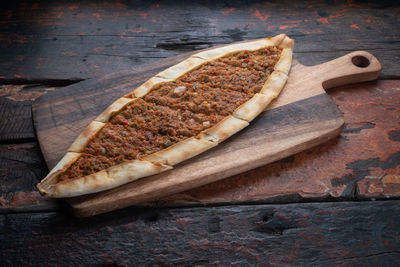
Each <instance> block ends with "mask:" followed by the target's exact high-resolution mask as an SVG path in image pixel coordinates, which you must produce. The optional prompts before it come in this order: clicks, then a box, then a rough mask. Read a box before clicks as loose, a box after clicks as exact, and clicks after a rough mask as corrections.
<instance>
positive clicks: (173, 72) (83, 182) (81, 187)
mask: <svg viewBox="0 0 400 267" xmlns="http://www.w3.org/2000/svg"><path fill="white" fill-rule="evenodd" d="M293 44H294V41H293V40H292V39H290V38H289V37H287V36H286V35H285V34H280V35H277V36H274V37H269V38H264V39H259V40H254V41H249V42H243V43H239V44H232V45H228V46H224V47H220V48H216V49H212V50H208V51H203V52H200V53H197V54H194V55H193V56H191V57H189V58H188V59H186V60H184V61H182V62H181V63H179V64H176V65H174V66H172V67H170V68H168V69H166V70H164V71H162V72H160V73H158V74H157V75H156V76H154V77H153V78H151V79H149V80H148V81H146V82H145V83H144V84H142V85H141V86H139V87H138V88H136V89H135V90H134V91H133V92H131V93H130V94H127V95H125V96H124V97H122V98H120V99H118V100H117V101H115V102H114V103H113V104H112V105H111V106H110V107H108V108H107V109H106V110H105V111H104V112H103V113H101V114H100V115H99V116H98V117H97V118H96V119H95V120H94V121H93V122H92V123H91V124H90V125H89V126H88V127H87V128H86V129H85V130H84V131H83V132H82V133H81V134H80V135H79V136H78V138H77V139H76V140H75V141H74V143H73V144H72V145H71V147H70V149H69V150H68V151H69V152H67V154H66V155H65V156H64V158H63V159H62V160H61V161H60V162H59V163H58V164H57V165H56V166H55V167H54V168H53V170H52V171H51V172H50V173H49V174H48V175H47V176H46V178H44V179H43V180H42V181H41V182H40V183H39V184H38V185H37V187H38V189H39V191H40V192H41V193H42V194H44V195H49V196H51V197H71V196H77V195H82V194H89V193H94V192H99V191H102V190H107V189H110V188H113V187H117V186H119V185H122V184H125V183H128V182H130V181H133V180H136V179H139V178H142V177H145V176H149V175H153V174H157V173H160V172H163V171H166V170H169V169H172V168H173V167H172V166H173V165H176V164H178V163H180V162H182V161H184V160H186V159H189V158H191V157H194V156H196V155H198V154H200V153H202V152H204V151H206V150H208V149H211V148H212V147H215V146H216V145H217V144H218V143H220V142H222V141H224V140H226V139H227V138H229V137H230V136H232V135H234V134H235V133H237V132H238V131H240V130H242V129H243V128H245V127H247V126H248V125H249V122H250V121H252V120H253V119H254V118H255V117H257V115H259V114H260V113H261V112H262V111H263V110H265V108H266V107H267V106H268V104H269V103H270V102H271V101H272V100H273V99H274V98H276V97H277V96H278V95H279V93H280V92H281V90H282V89H283V87H284V86H285V83H286V81H287V79H288V74H289V71H290V66H291V61H292V53H293ZM269 46H276V47H279V48H281V49H282V52H281V55H280V58H279V60H278V62H277V63H276V65H275V67H274V71H273V72H272V73H271V75H270V76H269V77H268V79H267V81H266V82H265V83H264V85H263V87H262V89H261V91H260V92H259V93H257V94H255V95H254V96H253V97H252V98H251V99H250V100H248V101H247V102H245V103H244V104H242V105H241V106H239V107H238V108H237V109H236V110H235V111H234V112H233V113H232V115H230V116H227V117H225V118H224V119H223V120H222V121H220V122H219V123H217V124H216V125H214V126H213V127H211V128H209V129H207V130H205V131H203V132H201V133H200V134H199V135H198V136H194V137H190V138H188V139H185V140H183V141H181V142H179V143H176V144H174V145H172V146H170V147H168V148H166V149H163V150H160V151H158V152H155V153H153V154H150V155H148V156H146V157H144V158H143V159H142V160H132V161H127V162H124V163H121V164H119V165H115V166H112V167H110V168H108V169H106V170H102V171H100V172H97V173H93V174H90V175H87V176H85V177H78V178H76V179H70V180H65V181H62V182H58V181H57V177H58V175H60V174H61V173H62V172H63V171H65V170H66V169H67V168H68V167H69V166H70V165H71V164H72V163H73V162H75V161H76V160H77V159H78V158H79V157H80V155H81V153H80V152H81V151H82V150H83V149H84V148H85V146H86V145H87V143H88V142H89V141H90V139H91V138H93V137H94V136H95V135H96V134H97V133H98V131H99V130H100V129H102V127H103V126H104V125H105V123H107V122H108V121H109V119H110V118H111V116H112V115H113V114H115V113H117V112H119V111H120V110H121V109H122V108H124V107H125V106H126V105H128V104H129V103H132V102H134V101H136V100H137V98H142V97H144V96H145V95H147V94H148V93H149V92H151V91H152V90H154V89H157V88H158V87H159V86H160V85H162V84H163V83H166V82H170V81H174V80H176V79H177V78H179V77H181V76H182V75H184V74H186V73H187V72H189V71H191V70H194V69H196V68H198V67H200V66H201V65H202V64H205V63H207V62H209V61H212V60H215V59H218V58H220V57H224V56H227V55H230V54H233V53H236V52H239V51H242V50H250V51H254V50H258V49H261V48H263V47H269Z"/></svg>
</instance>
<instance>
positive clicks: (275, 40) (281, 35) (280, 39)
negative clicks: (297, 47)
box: [271, 33, 286, 46]
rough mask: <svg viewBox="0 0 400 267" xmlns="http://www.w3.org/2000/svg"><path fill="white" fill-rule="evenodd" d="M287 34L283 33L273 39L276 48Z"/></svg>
mask: <svg viewBox="0 0 400 267" xmlns="http://www.w3.org/2000/svg"><path fill="white" fill-rule="evenodd" d="M285 37H286V34H284V33H281V34H279V35H276V36H274V37H271V41H272V42H273V43H274V44H275V46H279V44H280V43H281V42H282V41H283V39H285Z"/></svg>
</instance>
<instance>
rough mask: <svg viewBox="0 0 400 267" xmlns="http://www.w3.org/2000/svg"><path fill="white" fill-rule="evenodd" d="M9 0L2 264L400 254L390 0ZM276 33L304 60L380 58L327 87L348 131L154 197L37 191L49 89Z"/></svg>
mask: <svg viewBox="0 0 400 267" xmlns="http://www.w3.org/2000/svg"><path fill="white" fill-rule="evenodd" d="M1 5H3V6H2V8H1V11H0V14H1V16H0V29H1V31H0V49H1V50H0V51H1V53H0V84H1V85H0V114H1V119H0V142H1V144H0V158H1V161H0V266H8V265H21V264H22V265H39V266H43V265H115V266H125V265H126V266H132V265H190V266H193V265H194V266H196V265H240V266H247V265H262V266H268V265H285V266H288V265H289V266H292V265H293V266H299V265H356V266H362V265H367V266H380V265H384V266H395V265H397V266H398V265H400V200H398V199H399V196H400V80H399V78H400V75H399V74H400V64H399V57H400V49H399V48H400V46H399V43H400V6H399V5H398V4H395V1H393V3H392V2H391V1H372V2H369V1H360V2H358V1H312V2H311V1H310V2H292V1H285V0H284V1H271V2H269V1H266V2H265V1H263V2H261V1H260V2H257V1H247V2H241V1H221V2H212V1H207V2H205V3H202V2H197V1H192V2H190V4H189V3H184V2H180V1H165V2H164V1H163V2H161V1H160V2H159V1H147V2H139V3H130V2H128V1H117V2H113V3H111V2H105V1H104V2H89V1H88V2H71V1H59V2H50V3H49V2H30V1H19V2H16V3H7V4H4V3H2V4H1ZM281 32H284V33H286V34H288V35H289V36H290V37H292V38H294V39H295V40H296V45H295V55H294V56H295V59H296V60H298V61H300V62H301V63H303V64H305V65H315V64H318V63H322V62H325V61H328V60H331V59H333V58H336V57H339V56H342V55H344V54H346V53H348V52H350V51H353V50H367V51H369V52H371V53H373V54H374V55H375V56H376V57H377V58H378V59H379V60H380V62H381V63H382V67H383V71H382V73H381V75H380V77H379V79H378V81H374V82H367V83H362V84H356V85H351V86H343V87H339V88H334V89H332V90H330V91H329V92H328V93H329V95H330V96H331V97H332V99H333V100H334V101H335V103H336V104H337V105H338V106H339V108H340V110H341V111H342V112H343V113H344V118H345V128H344V130H343V132H342V134H341V135H340V136H339V137H337V138H335V139H333V140H331V141H329V142H327V143H324V144H322V145H319V146H317V147H314V148H312V149H309V150H306V151H304V152H301V153H298V154H296V155H294V156H291V157H288V158H286V159H284V160H281V161H279V162H276V163H273V164H269V165H266V166H264V167H260V168H257V169H255V170H251V171H248V172H246V173H242V174H240V175H236V176H234V177H230V178H227V179H225V180H222V181H220V182H217V183H214V184H211V185H207V186H203V187H201V188H198V189H195V190H191V191H188V192H185V193H182V194H179V195H175V196H171V197H168V198H166V199H162V200H160V201H159V202H157V203H153V204H152V205H153V206H152V207H132V208H127V209H123V210H119V211H115V212H111V213H107V214H103V215H99V216H95V217H91V218H86V219H77V218H74V217H73V216H72V215H71V214H70V213H69V211H68V206H67V205H65V203H64V202H63V201H54V200H50V199H46V198H43V197H41V196H40V195H39V194H38V192H37V191H36V189H35V187H34V185H35V184H36V183H37V182H38V181H39V180H41V179H42V178H43V177H44V176H45V175H46V173H47V172H48V169H47V167H46V165H45V163H44V160H43V158H42V156H41V151H40V148H39V146H38V143H37V139H36V137H35V132H34V128H33V124H32V115H31V105H32V102H33V101H34V100H35V99H37V98H38V97H40V96H41V95H44V94H50V93H51V92H52V91H55V90H59V88H60V87H63V86H66V85H70V84H74V83H77V82H79V81H82V80H87V79H96V78H100V77H103V76H104V75H106V74H109V73H112V72H116V71H122V70H128V69H134V68H136V67H138V66H142V65H143V64H146V63H153V62H156V61H157V60H159V59H162V58H166V57H170V56H175V55H179V54H181V53H184V52H188V51H193V50H197V49H202V48H208V47H211V46H213V45H218V44H226V43H231V42H234V41H241V40H245V39H254V38H260V37H263V36H270V35H275V34H278V33H281ZM215 203H218V204H215Z"/></svg>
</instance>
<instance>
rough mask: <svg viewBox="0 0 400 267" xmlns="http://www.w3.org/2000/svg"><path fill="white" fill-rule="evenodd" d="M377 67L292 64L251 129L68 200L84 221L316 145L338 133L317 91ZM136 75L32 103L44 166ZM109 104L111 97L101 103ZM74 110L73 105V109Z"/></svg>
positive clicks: (355, 58)
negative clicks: (157, 169)
mask: <svg viewBox="0 0 400 267" xmlns="http://www.w3.org/2000/svg"><path fill="white" fill-rule="evenodd" d="M179 59H180V58H179ZM177 61H178V60H177V58H172V59H171V60H170V65H172V64H174V63H176V62H177ZM179 61H180V60H179ZM155 66H157V67H156V71H154V70H153V71H151V70H149V69H147V73H146V74H147V75H148V74H149V73H151V74H152V75H154V74H155V73H157V72H158V71H159V66H160V65H158V64H155ZM380 69H381V66H380V63H379V61H378V60H377V59H376V58H375V57H373V56H372V55H371V54H369V53H367V52H364V51H357V52H353V53H350V54H348V55H346V56H344V57H341V58H338V59H336V60H333V61H331V62H328V63H324V64H321V65H317V66H314V67H305V66H302V65H301V64H299V63H295V64H294V65H293V67H292V70H291V73H290V75H289V80H288V82H287V85H286V86H285V89H284V90H283V92H282V94H281V95H280V96H279V98H278V99H277V101H276V102H274V103H273V104H272V105H271V107H270V108H269V111H267V112H264V113H262V114H261V115H260V116H259V117H258V118H257V119H256V120H254V121H253V122H252V123H251V126H249V127H247V128H246V129H245V130H243V131H241V132H240V133H239V134H236V135H235V136H233V137H232V138H230V139H229V140H228V141H226V142H224V143H222V144H220V145H219V146H217V147H216V148H214V149H211V150H210V151H208V152H206V153H204V154H202V155H200V156H197V157H195V158H193V159H191V160H188V161H185V162H183V163H181V164H179V165H177V166H176V167H175V168H174V169H173V170H171V171H168V172H166V173H162V174H159V175H155V176H152V177H148V178H145V179H140V180H139V181H135V182H132V183H129V184H127V185H124V186H121V187H118V188H116V189H113V190H109V191H106V192H101V193H98V194H93V195H90V196H84V197H78V198H73V199H71V200H70V203H71V204H72V205H73V206H74V207H75V209H76V210H77V214H79V215H80V216H87V215H93V214H96V213H99V212H105V211H109V210H111V209H115V208H122V207H126V206H129V205H132V204H138V203H142V202H144V201H151V200H156V199H159V198H161V197H164V196H168V195H170V194H173V193H178V192H182V191H185V190H188V189H191V188H194V187H198V186H202V185H205V184H208V183H210V182H214V181H217V180H220V179H223V178H226V177H229V176H231V175H234V174H238V173H240V172H244V171H247V170H250V169H253V168H256V167H259V166H261V165H265V164H267V163H270V162H273V161H275V160H278V159H281V158H284V157H286V156H289V155H292V154H294V153H297V152H299V151H302V150H304V149H307V148H309V147H312V146H315V145H316V144H319V143H322V142H324V141H326V140H328V139H330V138H332V137H334V136H336V135H338V134H339V132H340V130H341V127H342V125H343V123H344V121H343V118H342V116H341V113H340V111H339V110H338V109H337V107H336V105H335V104H334V103H333V102H332V101H331V100H330V99H329V97H328V96H327V95H326V93H325V91H324V88H323V86H325V87H326V88H329V87H333V86H339V85H343V84H348V83H354V82H361V81H367V80H373V79H376V78H377V76H378V75H379V73H380ZM138 73H139V75H140V74H141V73H144V72H143V71H139V72H138ZM139 75H138V76H137V75H135V73H134V72H131V73H129V74H128V73H122V74H113V75H110V77H105V78H103V79H101V80H97V81H96V80H94V81H88V82H84V83H80V84H79V85H80V86H79V87H76V85H72V86H69V87H70V88H64V89H63V90H60V91H57V92H55V93H53V94H48V95H46V96H44V97H43V98H41V99H39V101H37V102H36V103H35V105H34V106H33V111H34V121H35V126H36V130H37V135H38V140H39V143H40V146H41V149H42V151H43V155H44V158H45V160H46V162H47V163H48V165H49V167H52V166H54V165H55V163H56V162H57V161H58V160H59V159H61V157H62V156H63V155H64V154H65V151H66V150H67V148H68V147H69V145H70V144H71V143H72V141H73V140H74V139H75V138H76V136H77V135H78V134H79V133H80V132H81V131H82V130H83V129H84V127H85V126H86V125H87V124H88V123H89V122H90V121H91V120H92V119H93V118H94V117H95V116H97V114H99V113H101V112H102V111H103V110H104V108H105V107H107V106H108V105H109V104H111V103H112V101H113V100H114V99H113V97H112V98H110V97H109V95H111V96H114V95H115V94H117V92H120V93H119V94H117V96H116V97H115V98H117V97H119V96H121V95H123V94H125V93H127V91H130V90H132V88H136V87H137V86H138V85H139V84H140V83H141V82H144V80H141V81H140V83H138V80H137V77H140V76H139ZM121 76H122V77H121ZM85 83H91V84H85ZM71 87H73V88H71ZM127 88H130V90H127ZM64 92H65V93H67V95H65V94H64ZM88 92H90V93H88ZM109 99H110V100H111V99H112V100H111V101H110V102H107V101H108V100H109ZM96 102H101V103H103V106H97V105H96V104H95V103H96ZM84 103H90V104H89V105H85V104H84ZM74 106H78V107H79V108H77V109H76V110H74V109H73V108H74ZM49 111H50V112H49ZM90 113H91V114H93V115H90ZM67 129H69V130H67ZM74 130H75V132H74ZM89 211H90V213H87V212H89Z"/></svg>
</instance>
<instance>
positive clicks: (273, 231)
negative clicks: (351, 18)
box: [0, 201, 400, 266]
mask: <svg viewBox="0 0 400 267" xmlns="http://www.w3.org/2000/svg"><path fill="white" fill-rule="evenodd" d="M399 221H400V205H399V201H380V202H341V203H338V202H334V203H303V204H288V205H255V206H225V207H208V208H191V209H133V208H131V209H126V210H123V211H119V212H113V213H110V214H106V215H101V216H96V217H92V218H88V219H75V218H73V217H71V216H69V215H67V214H63V213H33V214H8V215H0V238H1V240H2V242H0V265H2V266H8V265H13V264H18V265H29V264H34V265H43V264H46V265H65V264H68V265H115V266H132V265H135V266H137V265H146V266H147V265H152V266H170V265H181V266H182V265H183V266H197V265H201V266H203V265H222V266H224V265H230V264H238V265H262V266H276V265H279V266H282V265H283V266H305V265H313V266H320V265H326V264H328V265H332V266H337V265H340V266H342V265H351V266H363V265H367V266H380V265H381V264H382V263H383V262H384V263H385V264H386V265H388V266H396V265H399V264H400V225H399V223H398V222H399Z"/></svg>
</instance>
